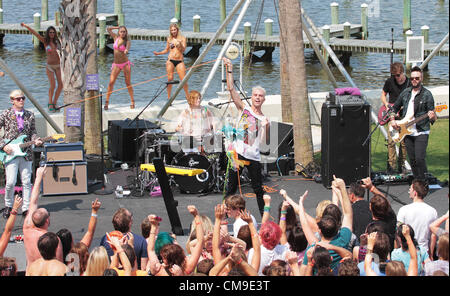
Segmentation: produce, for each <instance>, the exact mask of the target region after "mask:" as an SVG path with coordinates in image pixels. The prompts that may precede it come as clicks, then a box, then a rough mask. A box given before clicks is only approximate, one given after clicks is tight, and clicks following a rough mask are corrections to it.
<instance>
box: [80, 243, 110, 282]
mask: <svg viewBox="0 0 450 296" xmlns="http://www.w3.org/2000/svg"><path fill="white" fill-rule="evenodd" d="M109 264H110V263H109V256H108V253H107V252H106V249H105V247H103V246H100V247H96V248H95V249H94V250H93V251H92V252H91V254H90V255H89V259H88V262H87V265H86V271H85V273H84V275H86V276H103V273H104V272H105V270H106V269H107V268H109Z"/></svg>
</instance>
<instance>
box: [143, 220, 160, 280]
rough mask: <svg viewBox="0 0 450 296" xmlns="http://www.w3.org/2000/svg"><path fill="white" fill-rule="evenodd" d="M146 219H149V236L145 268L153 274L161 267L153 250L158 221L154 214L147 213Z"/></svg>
mask: <svg viewBox="0 0 450 296" xmlns="http://www.w3.org/2000/svg"><path fill="white" fill-rule="evenodd" d="M148 220H149V221H150V225H151V226H150V236H149V238H148V244H147V253H148V259H149V260H148V262H147V267H146V269H145V270H147V271H150V273H151V274H153V275H155V274H157V273H158V272H159V270H160V269H161V266H162V265H161V263H159V259H158V256H157V255H156V252H155V242H156V237H157V236H158V232H159V221H158V220H157V218H156V215H149V216H148Z"/></svg>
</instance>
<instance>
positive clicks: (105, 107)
mask: <svg viewBox="0 0 450 296" xmlns="http://www.w3.org/2000/svg"><path fill="white" fill-rule="evenodd" d="M103 109H105V111H107V110H108V102H106V103H105V106H104V107H103Z"/></svg>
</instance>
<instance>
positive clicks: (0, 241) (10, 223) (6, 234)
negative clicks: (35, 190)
mask: <svg viewBox="0 0 450 296" xmlns="http://www.w3.org/2000/svg"><path fill="white" fill-rule="evenodd" d="M21 204H22V198H21V197H20V196H18V195H16V196H15V198H14V204H13V207H12V210H11V214H10V215H9V218H8V220H7V221H6V224H5V231H3V234H2V237H1V238H0V257H3V253H5V250H6V247H8V243H9V239H10V238H11V233H12V230H13V227H14V223H15V222H16V217H17V209H19V208H20V205H21Z"/></svg>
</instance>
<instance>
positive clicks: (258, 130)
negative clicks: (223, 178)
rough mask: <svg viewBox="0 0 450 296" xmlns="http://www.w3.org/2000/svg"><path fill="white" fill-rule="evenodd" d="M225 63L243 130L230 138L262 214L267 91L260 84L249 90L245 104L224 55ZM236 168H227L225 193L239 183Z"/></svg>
mask: <svg viewBox="0 0 450 296" xmlns="http://www.w3.org/2000/svg"><path fill="white" fill-rule="evenodd" d="M223 62H224V65H225V67H226V70H227V88H228V91H229V92H230V95H231V99H232V100H233V102H234V105H235V106H236V108H237V109H238V111H239V112H240V115H239V117H238V121H237V126H236V130H243V135H241V136H237V137H236V139H235V140H234V141H233V149H234V151H235V153H237V157H238V159H240V160H243V161H245V162H246V163H247V165H245V166H246V167H247V170H248V173H249V177H250V179H251V183H252V188H253V191H254V192H255V194H256V201H257V203H258V208H259V212H260V214H261V216H262V215H263V213H264V210H265V209H264V200H263V195H264V190H263V188H262V176H261V163H260V161H261V154H260V150H259V149H260V143H261V142H263V141H265V139H266V135H267V134H268V129H269V121H268V120H267V118H266V117H265V116H264V114H263V112H262V110H261V107H262V104H264V101H265V100H266V91H265V89H264V88H262V87H260V86H256V87H254V88H253V89H252V96H251V102H252V105H251V107H249V106H246V105H244V102H243V101H242V99H241V97H240V95H239V93H238V92H237V91H236V89H235V88H234V83H233V82H234V80H233V65H232V64H231V61H230V60H229V59H227V58H223ZM242 169H243V168H242V167H239V169H236V170H233V169H229V170H228V175H227V188H226V196H228V195H231V194H234V193H235V192H236V189H237V186H238V178H239V176H240V174H241V172H242Z"/></svg>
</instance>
